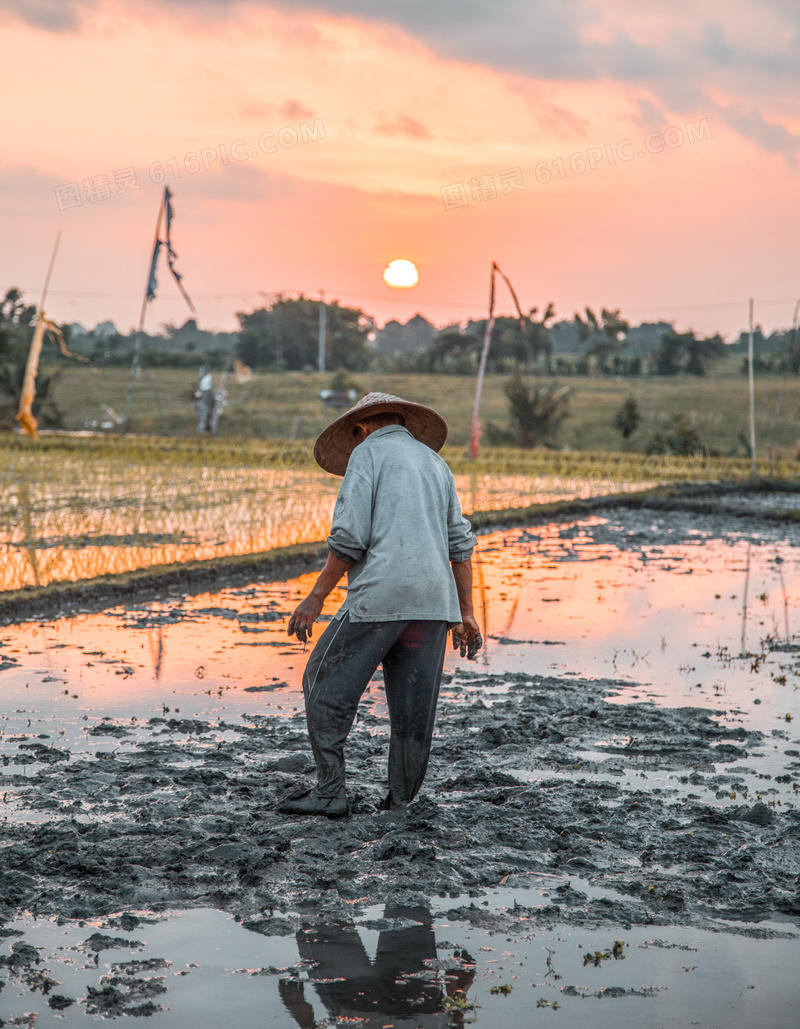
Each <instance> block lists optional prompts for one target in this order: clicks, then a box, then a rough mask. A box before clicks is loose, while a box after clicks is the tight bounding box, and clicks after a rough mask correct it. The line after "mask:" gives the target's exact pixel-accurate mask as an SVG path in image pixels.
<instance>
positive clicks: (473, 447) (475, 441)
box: [467, 261, 497, 458]
mask: <svg viewBox="0 0 800 1029" xmlns="http://www.w3.org/2000/svg"><path fill="white" fill-rule="evenodd" d="M496 271H497V265H496V264H495V263H494V261H492V273H491V276H490V280H489V282H490V285H489V317H488V319H487V321H486V331H485V332H484V334H483V350H481V360H480V364H479V365H478V378H477V381H476V383H475V403H474V404H473V405H472V426H471V427H470V432H469V450H468V451H467V457H469V458H475V457H477V456H478V449H479V447H480V442H481V423H480V416H479V413H480V407H481V392H482V391H483V379H484V376H485V374H486V362H487V360H488V358H489V347H490V346H491V345H492V329H493V328H494V283H495V273H496Z"/></svg>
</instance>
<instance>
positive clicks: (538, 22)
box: [0, 0, 800, 335]
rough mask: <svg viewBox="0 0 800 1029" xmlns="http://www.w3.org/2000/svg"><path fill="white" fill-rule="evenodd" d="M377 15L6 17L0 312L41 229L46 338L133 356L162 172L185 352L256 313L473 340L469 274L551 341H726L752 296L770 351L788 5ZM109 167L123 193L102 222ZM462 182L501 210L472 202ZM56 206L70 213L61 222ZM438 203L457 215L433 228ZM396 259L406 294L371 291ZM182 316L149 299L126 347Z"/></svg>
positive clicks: (779, 301)
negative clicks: (291, 297)
mask: <svg viewBox="0 0 800 1029" xmlns="http://www.w3.org/2000/svg"><path fill="white" fill-rule="evenodd" d="M375 6H376V5H374V4H368V3H367V2H366V0H349V2H348V0H341V2H334V0H331V2H328V3H302V2H298V3H294V4H291V5H289V4H286V3H266V2H258V0H253V2H248V3H244V2H242V3H236V2H233V0H231V2H226V0H206V2H202V3H201V2H192V0H160V2H155V0H154V2H139V3H135V4H130V3H129V4H122V3H119V2H117V0H97V2H93V0H60V2H59V3H55V2H54V0H37V2H30V0H24V2H23V0H0V25H2V31H3V41H4V61H3V65H2V68H0V89H2V95H3V96H4V97H5V99H6V103H5V105H4V106H5V110H4V118H3V137H4V146H3V148H2V152H1V153H0V185H1V186H2V190H0V218H1V219H2V236H3V241H4V246H3V248H2V253H0V287H2V288H3V289H5V288H7V287H8V286H11V285H20V286H22V287H23V288H25V289H26V290H27V291H28V296H29V298H30V299H31V300H36V299H37V298H38V291H39V289H40V287H41V283H42V279H43V276H44V271H45V269H46V265H47V260H48V258H49V254H50V250H51V248H52V244H53V240H54V238H55V234H56V231H57V230H58V229H62V230H63V241H62V246H61V252H60V256H59V259H58V264H57V266H56V271H55V275H54V278H53V282H52V291H53V292H52V294H51V297H52V299H51V301H50V302H49V304H48V308H49V311H50V314H51V315H52V316H54V317H56V318H57V319H59V320H63V321H73V320H76V321H81V322H83V323H84V324H86V325H94V324H95V323H96V322H97V321H99V320H102V319H106V318H111V319H113V320H114V321H115V322H116V323H117V324H118V325H119V327H120V328H122V329H123V330H127V329H129V328H130V327H131V326H132V325H134V323H135V322H136V321H137V318H138V311H139V306H140V303H141V294H142V288H143V286H144V280H145V278H146V271H147V263H148V257H149V249H150V246H151V238H152V233H153V227H154V221H155V214H156V211H157V208H158V202H159V196H160V192H161V189H162V186H161V185H160V184H159V183H158V182H156V181H153V179H154V178H157V177H158V174H159V172H161V171H162V169H163V170H164V171H166V174H167V178H166V181H167V183H168V184H169V185H170V187H171V188H172V189H173V191H174V194H175V201H174V203H175V210H176V222H175V229H174V242H175V246H176V249H177V251H178V253H179V255H180V261H179V265H178V266H179V268H180V269H181V271H182V272H183V274H184V282H185V284H186V286H187V288H188V290H189V292H190V293H191V294H192V295H193V297H194V298H195V301H196V304H197V307H198V311H199V314H200V324H201V325H203V326H205V327H208V328H213V327H217V328H233V327H235V324H236V322H235V311H237V310H249V309H251V308H252V307H253V306H256V305H257V304H258V303H259V296H258V293H259V291H265V292H266V293H270V292H274V291H277V290H304V291H305V292H307V293H313V294H316V293H317V291H318V290H320V289H323V290H325V292H326V295H327V296H328V297H330V298H340V299H341V301H342V302H343V303H348V304H353V305H357V306H362V307H363V308H364V309H365V310H367V311H368V312H370V313H372V314H374V315H375V316H376V317H377V318H378V320H379V321H380V322H383V321H384V320H386V319H387V318H390V317H399V318H401V319H403V320H405V319H406V318H408V317H409V316H411V315H412V314H413V313H415V311H417V310H420V311H422V312H423V313H424V314H425V315H426V316H428V317H429V318H431V319H432V320H434V321H436V322H437V323H439V324H444V323H446V322H448V321H452V320H459V319H462V320H463V319H466V318H469V317H480V316H481V315H482V313H483V311H484V308H485V303H486V292H487V280H488V271H489V265H490V262H491V261H492V260H496V261H498V263H499V264H500V265H501V267H502V268H503V270H504V271H506V273H507V274H508V275H509V276H510V278H511V279H512V282H513V283H514V284H515V286H516V288H517V291H518V293H519V294H520V299H521V301H522V303H523V306H524V307H530V306H534V305H538V306H542V305H543V304H546V303H547V302H548V301H550V300H552V301H554V302H555V304H556V308H557V311H558V314H559V316H560V317H571V316H572V313H573V311H574V310H576V309H578V308H580V307H582V306H584V305H586V304H589V305H592V306H595V307H599V306H600V305H605V306H612V307H620V308H622V311H623V313H624V314H626V315H627V316H628V317H629V318H630V319H631V320H633V321H634V322H638V321H641V320H645V319H656V318H667V319H670V320H671V319H674V320H675V321H676V322H677V324H678V325H679V326H680V327H688V326H692V327H694V328H695V329H697V330H698V331H705V332H713V331H716V330H721V331H723V332H725V333H727V334H728V335H733V334H735V333H738V331H739V330H740V329H741V328H744V327H745V324H746V302H747V297H748V296H749V295H753V296H754V297H755V298H756V316H757V321H759V322H761V323H762V324H763V325H764V326H765V327H766V328H768V329H771V328H773V327H775V326H785V325H787V324H789V323H790V321H791V314H792V309H793V306H794V301H795V299H796V297H797V296H798V295H800V275H798V270H799V268H800V261H799V260H798V244H797V239H798V228H800V219H799V218H798V210H797V168H796V154H797V148H798V143H800V112H799V111H798V105H797V96H798V90H797V82H796V77H797V69H798V68H800V15H798V14H797V13H795V12H794V11H793V10H792V9H793V6H794V5H789V4H781V3H778V2H772V0H730V2H729V3H728V4H726V5H725V7H724V9H723V10H722V13H720V5H719V4H715V3H712V2H711V0H697V2H694V3H692V4H689V3H688V2H684V0H675V2H671V3H666V2H656V3H654V4H651V5H648V6H647V7H646V9H644V10H642V5H640V4H635V3H634V2H633V0H604V2H603V3H599V2H597V3H595V2H593V0H572V2H566V0H565V2H562V3H561V4H551V3H547V2H544V0H543V2H542V3H541V4H539V5H535V7H536V10H535V11H534V10H533V7H532V5H530V4H526V3H523V2H522V0H497V2H495V3H493V4H490V3H489V2H488V0H485V2H484V0H480V2H475V3H470V4H468V5H467V4H463V3H456V2H455V0H442V2H441V3H440V4H439V5H438V6H436V5H434V6H433V7H431V6H430V5H428V6H425V5H422V4H420V3H417V2H416V0H405V2H402V3H398V4H397V5H394V8H393V10H392V12H390V13H387V14H385V15H384V17H385V19H386V20H384V21H382V22H378V21H375V20H366V18H367V17H369V15H370V12H372V11H374V9H375ZM380 6H381V7H384V6H386V7H387V8H388V5H380ZM390 19H393V20H390ZM687 126H691V128H688V127H687ZM304 127H305V128H304ZM668 127H673V129H672V131H671V132H670V133H666V131H665V130H667V128H668ZM309 128H312V129H313V132H312V133H309ZM281 130H283V131H281ZM304 131H305V134H306V138H304V136H303V133H304ZM654 133H657V134H658V135H652V134H654ZM265 134H266V135H265ZM269 134H271V135H269ZM692 134H694V137H695V138H694V140H693V141H692V142H690V141H689V139H690V137H691V136H692ZM314 137H315V138H314ZM323 137H324V138H323ZM698 137H699V138H698ZM259 140H260V141H261V146H259ZM237 141H239V142H237ZM665 141H669V142H671V143H672V144H673V145H672V146H669V145H664V144H665ZM273 146H274V147H275V150H274V152H266V151H267V150H269V149H271V148H272V147H273ZM222 147H224V148H225V149H224V155H223V152H222ZM234 151H235V154H236V156H238V157H241V158H243V159H241V160H237V159H236V158H235V157H234V153H233V152H234ZM254 154H255V155H256V156H253V155H254ZM575 154H577V155H579V156H578V157H576V158H572V166H571V162H570V159H571V157H572V155H575ZM639 154H641V155H642V156H639ZM187 155H188V156H187ZM194 155H196V161H197V162H198V164H199V170H197V171H194V172H192V169H193V168H194V166H195V165H194V161H195V157H194ZM625 157H629V158H630V159H629V160H625V159H624V158H625ZM611 158H613V160H614V163H613V164H611V163H610V162H611ZM171 159H172V161H171ZM169 161H171V163H170V164H169V165H168V164H167V162H169ZM203 163H205V164H206V165H207V167H203ZM589 163H594V164H596V167H595V168H594V169H592V168H590V167H585V165H587V164H589ZM154 164H155V167H153V171H152V174H151V166H153V165H154ZM584 167H585V170H584ZM131 168H133V169H134V170H135V174H136V178H137V181H138V183H139V185H140V189H138V190H128V191H127V192H125V193H124V194H123V195H117V192H116V189H117V183H116V176H117V175H118V174H119V173H121V172H122V171H123V170H125V169H131ZM537 170H538V175H537ZM175 171H177V172H178V173H179V174H178V176H177V177H176V175H175ZM501 173H506V174H505V175H503V176H502V178H503V179H504V180H505V179H506V178H508V181H507V182H505V186H506V190H507V193H506V194H505V195H504V193H503V182H501ZM481 176H489V177H492V178H493V183H491V182H489V183H488V184H489V186H493V188H494V189H495V190H496V194H497V195H496V196H492V195H491V192H490V195H488V196H485V197H484V199H482V200H480V201H479V202H478V201H476V200H475V199H474V198H473V197H472V195H471V191H470V186H469V183H470V180H477V179H479V177H481ZM548 177H549V181H546V182H545V181H539V180H544V179H546V178H548ZM515 178H516V179H517V180H518V181H519V182H520V183H521V184H524V185H525V187H526V188H525V189H521V188H512V184H511V180H514V179H515ZM85 180H86V182H87V183H89V185H90V186H91V184H92V182H93V183H94V188H95V189H99V190H100V196H99V197H98V199H95V200H94V201H93V202H92V201H90V199H89V197H88V195H87V192H86V188H85ZM485 181H486V180H485ZM106 182H107V185H106ZM70 183H75V184H77V191H78V197H79V199H80V201H81V203H80V206H71V207H68V208H65V209H64V210H60V209H59V206H60V205H59V200H58V198H57V196H56V193H55V187H58V186H65V185H68V184H70ZM447 186H454V187H456V189H455V191H454V193H453V196H454V197H457V196H458V193H459V188H460V189H463V191H464V192H463V199H464V200H465V203H463V204H462V205H461V206H455V207H453V208H452V209H450V210H446V209H445V204H444V199H443V196H442V192H441V190H442V188H443V187H447ZM104 188H106V189H108V190H110V195H109V196H107V197H103V195H102V191H103V189H104ZM73 199H74V195H73ZM61 206H62V207H63V206H64V196H63V194H62V202H61ZM394 258H407V259H410V260H412V261H414V262H415V263H416V264H417V265H418V267H419V269H420V284H419V286H417V287H416V289H414V290H412V291H410V292H406V293H402V292H399V291H393V290H391V289H389V288H388V287H387V286H385V285H384V284H383V282H382V279H381V275H382V271H383V268H384V267H385V265H386V264H387V263H388V261H390V260H392V259H394ZM736 305H738V306H736ZM187 313H188V312H187V309H186V308H185V305H183V302H182V301H180V300H179V298H177V296H176V291H175V289H174V288H173V286H172V284H171V283H170V282H169V281H168V277H167V275H166V274H165V272H164V271H163V270H162V273H161V277H160V291H159V296H158V299H157V300H156V301H155V303H154V304H153V305H151V308H150V310H149V312H148V321H147V326H148V328H150V329H151V330H154V329H156V328H157V327H158V326H159V325H161V324H163V323H165V322H170V321H175V322H179V323H180V322H182V321H183V320H184V319H185V317H186V315H187Z"/></svg>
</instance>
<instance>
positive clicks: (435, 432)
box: [314, 393, 447, 475]
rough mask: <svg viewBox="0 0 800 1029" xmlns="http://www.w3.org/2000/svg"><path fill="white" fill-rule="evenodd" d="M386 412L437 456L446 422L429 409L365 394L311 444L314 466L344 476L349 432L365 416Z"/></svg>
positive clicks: (351, 447)
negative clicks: (395, 415) (398, 416)
mask: <svg viewBox="0 0 800 1029" xmlns="http://www.w3.org/2000/svg"><path fill="white" fill-rule="evenodd" d="M389 412H391V413H392V414H401V415H402V416H403V419H404V420H405V423H406V428H407V429H408V431H409V432H410V433H411V435H412V436H414V438H415V439H418V440H419V441H420V443H424V444H425V445H426V446H429V447H430V448H431V450H435V451H437V452H438V451H439V450H441V449H442V447H443V446H444V441H445V440H446V439H447V422H446V421H445V420H444V418H442V416H441V415H440V414H437V413H436V411H434V410H433V408H430V407H425V406H424V405H423V404H415V403H413V402H412V401H410V400H403V399H402V397H393V396H392V395H391V394H390V393H367V395H366V396H365V397H362V398H361V400H359V402H358V403H357V404H356V405H355V407H351V408H350V410H349V411H345V413H344V414H343V415H341V416H340V417H339V418H337V419H336V421H335V422H331V424H330V425H329V426H328V428H327V429H325V430H324V431H323V432H322V433H321V434H320V436H319V438H318V439H317V442H316V443H315V444H314V458H315V460H316V462H317V464H318V465H319V466H320V467H321V468H324V469H325V471H326V472H332V473H333V474H334V475H344V473H345V472H346V471H347V462H348V461H349V460H350V455H351V454H352V452H353V450H354V449H355V447H356V439H355V437H354V436H353V429H354V428H355V427H356V425H357V424H358V423H359V421H360V420H361V419H362V418H364V416H365V415H371V414H385V413H389Z"/></svg>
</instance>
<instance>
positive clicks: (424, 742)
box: [383, 621, 447, 808]
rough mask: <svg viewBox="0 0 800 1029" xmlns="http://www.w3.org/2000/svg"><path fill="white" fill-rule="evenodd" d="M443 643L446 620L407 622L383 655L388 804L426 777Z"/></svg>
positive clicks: (412, 792)
mask: <svg viewBox="0 0 800 1029" xmlns="http://www.w3.org/2000/svg"><path fill="white" fill-rule="evenodd" d="M446 645H447V622H438V621H414V622H409V623H408V624H407V625H406V627H405V628H404V629H403V631H402V632H401V633H400V635H399V637H398V638H397V642H396V643H395V644H394V646H393V647H392V648H391V649H390V650H389V652H388V653H387V654H386V656H385V657H384V659H383V673H384V686H385V688H386V701H387V704H388V705H389V718H390V720H391V728H392V735H391V742H390V744H389V796H388V798H387V803H386V806H387V807H392V808H395V807H403V806H405V805H406V804H408V803H409V802H410V801H411V800H413V799H414V797H415V796H416V795H417V792H418V791H419V788H420V787H421V786H422V782H423V780H424V778H425V772H426V771H427V768H428V755H429V753H430V748H431V738H432V736H433V725H434V719H435V717H436V701H437V700H438V698H439V683H440V681H441V678H442V666H443V664H444V654H445V647H446Z"/></svg>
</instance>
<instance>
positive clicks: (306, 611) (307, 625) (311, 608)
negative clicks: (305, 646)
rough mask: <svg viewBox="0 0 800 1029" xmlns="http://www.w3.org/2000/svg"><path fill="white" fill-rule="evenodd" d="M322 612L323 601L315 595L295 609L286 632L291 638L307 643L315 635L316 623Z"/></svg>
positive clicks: (310, 595) (311, 595)
mask: <svg viewBox="0 0 800 1029" xmlns="http://www.w3.org/2000/svg"><path fill="white" fill-rule="evenodd" d="M321 612H322V601H321V600H318V599H317V598H316V597H315V596H314V595H313V593H309V595H308V596H307V597H306V598H305V600H301V601H300V603H299V604H298V605H297V607H296V608H295V609H294V612H293V614H292V617H291V618H290V619H289V627H288V629H287V630H286V631H287V633H288V634H289V635H290V636H296V637H297V638H298V639H299V640H300V642H301V643H307V642H308V640H310V639H311V636H312V633H313V626H314V622H315V621H316V620H317V619H318V618H319V616H320V614H321Z"/></svg>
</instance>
